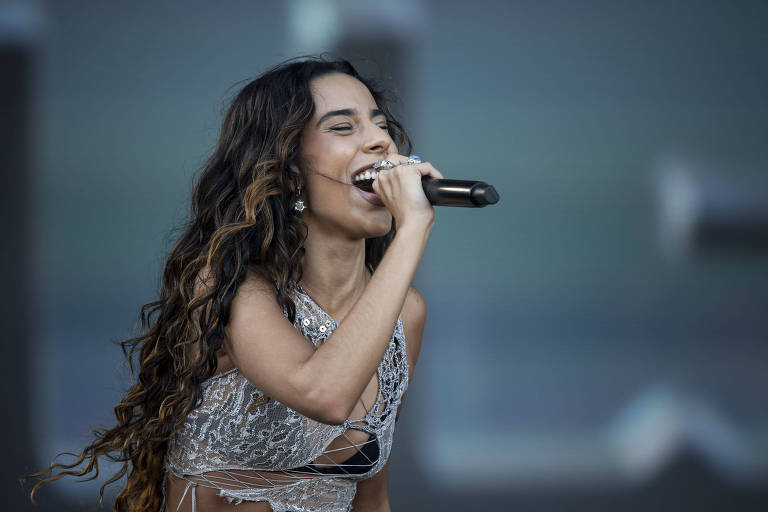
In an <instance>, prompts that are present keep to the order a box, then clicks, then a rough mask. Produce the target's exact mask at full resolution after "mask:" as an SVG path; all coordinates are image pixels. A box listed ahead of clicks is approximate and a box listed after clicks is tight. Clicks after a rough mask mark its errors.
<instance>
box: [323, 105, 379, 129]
mask: <svg viewBox="0 0 768 512" xmlns="http://www.w3.org/2000/svg"><path fill="white" fill-rule="evenodd" d="M356 115H357V109H354V108H342V109H341V110H331V111H330V112H326V113H325V114H323V117H321V118H320V119H319V120H318V121H317V124H316V125H315V126H320V125H321V124H322V123H323V121H325V120H327V119H329V118H331V117H335V116H356ZM378 116H385V117H386V114H385V113H384V111H383V110H380V109H378V108H372V109H371V117H378Z"/></svg>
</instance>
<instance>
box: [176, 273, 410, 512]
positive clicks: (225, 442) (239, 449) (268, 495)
mask: <svg viewBox="0 0 768 512" xmlns="http://www.w3.org/2000/svg"><path fill="white" fill-rule="evenodd" d="M294 302H295V303H296V320H295V322H294V326H295V327H296V328H297V329H298V330H299V331H300V332H301V334H302V335H304V336H305V337H307V338H309V339H310V340H311V341H312V343H313V344H314V345H315V346H318V344H319V343H320V342H324V341H325V340H327V339H328V337H329V336H330V335H331V334H332V333H333V331H334V330H335V329H336V327H337V323H336V322H335V321H334V320H333V319H332V318H331V317H330V316H329V315H328V314H326V313H325V311H323V310H322V309H321V308H320V306H318V305H317V304H316V303H315V302H314V301H313V300H312V299H311V298H310V297H309V295H308V294H307V293H306V292H305V291H304V290H303V289H302V288H301V287H300V286H297V287H296V293H294ZM284 314H285V315H286V316H287V312H286V311H285V310H284ZM377 373H378V381H379V393H378V396H377V398H376V401H375V403H374V404H373V405H372V406H371V407H370V408H368V409H367V411H368V412H367V413H366V414H365V416H364V417H362V418H359V419H356V420H349V419H348V420H346V421H345V422H344V423H343V424H341V425H327V424H324V423H320V422H318V421H315V420H313V419H311V418H308V417H306V416H303V415H301V414H299V413H298V412H296V411H294V410H292V409H290V408H289V407H287V406H286V405H283V404H282V403H280V402H277V401H276V400H274V399H271V398H269V397H267V396H265V395H264V394H263V393H262V392H261V391H260V390H259V389H257V388H256V387H255V386H253V384H251V383H250V382H249V381H248V380H247V379H246V378H245V377H244V376H243V375H242V374H241V373H240V372H239V371H238V370H237V368H234V369H232V370H230V371H227V372H223V373H220V374H218V375H215V376H213V377H211V378H210V379H209V380H207V381H206V382H204V383H203V399H202V402H201V404H200V405H199V406H198V407H197V408H196V409H195V410H194V411H192V412H191V413H190V414H189V415H188V416H187V418H186V420H185V422H184V424H183V426H182V428H181V429H180V431H179V432H178V433H177V434H176V435H175V436H174V437H173V438H172V439H171V440H170V442H169V446H168V452H167V453H166V457H165V470H166V472H167V473H169V474H171V475H173V476H175V477H177V478H181V479H183V480H186V482H187V485H186V488H185V489H184V494H183V495H182V497H181V499H180V500H179V503H178V504H177V503H168V504H167V506H168V509H167V510H169V511H177V510H180V508H181V506H182V504H183V503H184V502H185V501H184V500H191V503H192V508H191V510H193V511H195V508H196V504H195V502H196V496H195V489H196V487H197V486H204V487H210V488H214V489H217V490H218V495H219V496H221V497H222V498H224V499H226V500H228V501H229V502H231V503H241V502H243V501H266V502H269V504H270V506H271V507H272V510H273V511H274V512H294V511H296V512H298V511H301V512H304V511H313V512H314V511H316V512H336V511H349V510H350V509H351V507H352V500H353V499H354V497H355V492H356V490H357V481H359V480H363V479H366V478H370V477H371V476H373V475H374V474H376V473H378V472H379V471H380V470H381V468H382V467H384V464H386V462H387V459H388V458H389V454H390V450H391V448H392V439H393V433H394V426H395V416H396V413H397V408H398V406H399V405H400V401H401V399H402V396H403V394H404V393H405V390H406V388H407V386H408V360H407V358H406V352H405V335H404V333H403V324H402V320H401V319H400V318H399V317H398V319H397V322H396V324H395V329H394V332H393V334H392V338H391V339H390V343H389V346H388V347H387V350H386V352H385V354H384V357H383V358H382V361H381V363H379V366H378V370H377ZM350 429H356V430H359V431H362V432H365V433H367V434H370V436H369V437H368V439H367V440H366V441H363V442H354V441H353V440H352V439H351V438H350V437H349V435H348V434H347V432H348V431H349V430H350ZM357 437H360V436H359V434H358V436H357ZM363 437H365V436H363ZM337 438H338V439H339V441H341V440H346V441H345V442H344V443H343V444H344V445H345V446H344V447H343V448H330V447H329V444H331V443H332V442H333V441H334V440H336V439H337ZM336 444H337V445H338V442H337V443H336ZM353 446H354V447H355V449H356V450H355V451H354V455H352V456H351V457H348V458H347V459H346V460H344V461H343V462H333V460H332V459H330V458H329V457H327V455H331V454H332V452H335V451H340V450H349V449H350V447H353ZM324 455H325V456H326V457H324ZM164 491H165V488H164ZM188 494H189V495H188ZM164 506H165V504H164Z"/></svg>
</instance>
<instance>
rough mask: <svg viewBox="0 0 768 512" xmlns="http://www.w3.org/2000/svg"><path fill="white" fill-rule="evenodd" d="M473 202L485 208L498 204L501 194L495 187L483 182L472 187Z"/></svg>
mask: <svg viewBox="0 0 768 512" xmlns="http://www.w3.org/2000/svg"><path fill="white" fill-rule="evenodd" d="M471 197H472V202H473V203H474V204H475V205H477V206H485V205H488V204H496V203H498V202H499V194H498V193H497V192H496V189H495V188H493V185H488V184H487V183H484V182H481V183H478V184H477V185H476V186H474V187H472V193H471Z"/></svg>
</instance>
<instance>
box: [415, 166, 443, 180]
mask: <svg viewBox="0 0 768 512" xmlns="http://www.w3.org/2000/svg"><path fill="white" fill-rule="evenodd" d="M414 167H415V168H416V169H418V171H419V173H421V175H422V176H429V177H431V178H435V179H438V180H442V179H445V177H444V176H443V173H441V172H440V171H438V170H437V169H435V168H434V166H432V164H430V163H429V162H424V163H421V164H416V165H414Z"/></svg>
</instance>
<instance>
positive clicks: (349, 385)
mask: <svg viewBox="0 0 768 512" xmlns="http://www.w3.org/2000/svg"><path fill="white" fill-rule="evenodd" d="M431 228H432V222H431V219H426V220H424V221H423V222H419V223H412V224H409V225H406V226H403V227H402V228H401V229H399V230H398V231H397V234H396V235H395V237H394V239H393V240H392V243H391V244H390V246H389V248H388V249H387V252H386V253H385V255H384V257H383V258H382V261H381V263H380V264H379V266H378V267H377V269H376V271H375V272H374V274H373V276H372V277H371V280H370V281H369V283H368V285H367V286H366V288H365V290H364V292H363V294H362V295H361V296H360V298H359V299H358V300H357V302H356V303H355V305H354V306H353V307H352V309H351V310H350V312H349V313H348V314H347V316H346V317H345V318H344V320H343V321H342V322H341V323H340V324H339V326H338V327H337V328H336V330H335V331H334V333H333V334H332V335H331V336H330V337H329V339H328V340H327V341H326V342H325V343H323V344H322V345H321V346H320V347H319V348H318V349H317V350H316V351H315V352H314V353H313V355H312V356H311V357H310V358H309V359H308V360H307V361H306V363H305V364H304V368H303V369H302V374H303V377H302V380H305V382H307V384H308V385H311V387H312V389H313V390H314V392H315V393H316V395H317V397H318V400H328V397H332V401H333V403H332V404H330V406H332V407H333V408H334V409H336V408H338V415H339V418H340V419H341V418H346V415H347V414H348V413H349V412H350V411H351V410H352V408H353V407H354V404H355V402H356V401H357V399H358V398H359V396H360V395H361V394H362V392H363V390H364V389H365V386H366V385H367V384H368V382H369V381H370V379H371V375H373V373H374V372H375V371H376V367H377V366H378V364H379V362H380V361H381V358H382V357H383V355H384V352H385V351H386V349H387V345H388V343H389V340H390V339H391V337H392V330H393V329H394V326H395V323H396V322H397V317H398V315H399V314H400V311H401V310H402V308H403V303H404V301H405V297H406V294H407V292H408V288H409V287H410V285H411V282H412V281H413V277H414V275H415V273H416V269H417V268H418V265H419V261H420V260H421V257H422V255H423V252H424V248H425V246H426V243H427V240H428V238H429V233H430V231H431ZM342 421H343V420H342Z"/></svg>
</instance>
